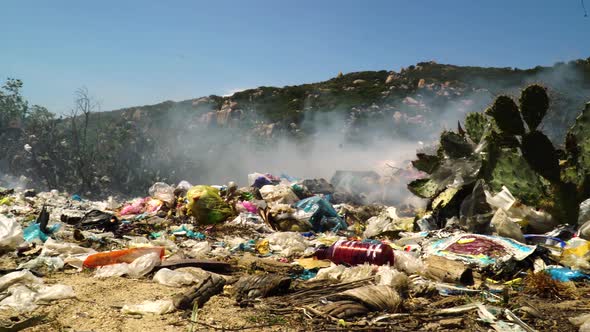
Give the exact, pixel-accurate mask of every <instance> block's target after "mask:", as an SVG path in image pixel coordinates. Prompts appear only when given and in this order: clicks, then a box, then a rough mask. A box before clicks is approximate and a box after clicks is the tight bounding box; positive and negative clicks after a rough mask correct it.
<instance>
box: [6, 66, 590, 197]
mask: <svg viewBox="0 0 590 332" xmlns="http://www.w3.org/2000/svg"><path fill="white" fill-rule="evenodd" d="M531 83H540V84H542V85H544V86H546V87H547V88H548V91H549V94H550V98H551V106H550V110H549V112H548V114H547V116H546V117H545V118H544V120H543V123H542V124H541V126H540V128H541V130H542V131H543V132H544V133H546V134H547V135H548V136H549V138H550V139H551V140H552V141H553V142H554V144H555V145H556V146H558V147H559V146H561V145H563V142H564V136H565V133H566V131H567V128H568V127H569V126H571V125H572V124H573V122H574V119H575V117H576V116H577V115H578V114H579V112H580V111H581V110H582V109H583V108H584V104H585V102H587V101H589V100H590V58H589V59H585V60H575V61H570V62H568V63H558V64H555V65H553V66H551V67H540V66H539V67H535V68H531V69H524V70H523V69H516V68H482V67H464V66H455V65H445V64H437V63H435V62H421V63H418V64H416V65H415V66H410V67H408V68H404V69H402V70H400V71H399V72H395V71H385V70H384V71H366V72H355V73H347V74H338V75H337V76H336V77H334V78H332V79H329V80H327V81H324V82H318V83H310V84H302V85H296V86H285V87H258V88H254V89H249V90H245V91H241V92H237V93H235V94H233V95H231V96H226V97H220V96H208V97H201V98H196V99H190V100H184V101H179V102H173V101H166V102H162V103H159V104H156V105H146V106H138V107H130V108H125V109H120V110H115V111H109V112H99V113H94V112H90V110H91V109H89V108H86V109H84V108H83V109H80V110H78V111H79V112H78V116H76V117H69V118H57V117H56V116H55V115H54V114H51V113H50V112H48V111H47V110H46V109H44V108H42V107H30V108H28V111H27V107H28V106H27V103H26V101H25V100H24V99H23V98H22V97H21V96H20V95H19V89H20V87H21V86H22V82H20V81H18V80H12V81H8V82H7V84H6V85H5V86H4V87H3V88H2V89H4V92H3V90H2V89H0V101H1V102H0V128H3V129H2V130H0V186H1V185H2V181H4V183H7V182H8V183H9V184H10V183H13V182H14V181H6V180H2V177H4V176H5V175H7V174H8V175H10V176H12V178H17V179H18V177H20V176H24V177H25V178H26V179H27V181H28V182H29V183H34V184H37V185H38V186H39V187H42V188H44V189H53V188H59V189H62V190H69V191H75V192H82V193H85V194H96V193H103V192H107V191H110V190H114V191H116V192H121V193H125V194H140V193H144V192H145V190H146V188H148V187H149V186H150V185H151V184H152V183H153V182H154V181H165V182H169V183H176V182H178V181H180V180H188V181H191V182H193V183H222V182H224V181H228V180H231V179H234V180H238V181H239V182H240V183H244V182H245V180H244V178H245V176H246V175H247V174H248V173H250V172H253V171H262V172H273V173H274V172H278V174H280V173H281V172H285V173H287V174H291V175H294V176H300V177H309V176H312V177H326V178H329V177H331V176H332V175H333V174H334V172H335V171H337V170H355V171H364V170H371V169H372V168H373V167H372V166H374V165H375V164H377V163H381V164H383V165H386V166H387V167H390V166H391V165H393V166H400V165H399V164H397V165H396V163H395V161H403V160H408V159H410V158H412V155H413V154H414V152H415V151H416V148H417V147H419V146H420V144H417V142H418V141H423V142H425V143H426V144H425V145H426V146H428V143H433V142H435V141H437V140H438V137H439V135H440V133H441V130H442V129H455V128H457V124H458V122H462V121H463V120H464V118H465V114H467V113H469V112H481V111H483V110H485V109H486V108H487V107H488V106H489V105H490V103H491V102H492V100H493V99H494V97H495V96H497V95H499V94H508V95H512V96H514V98H515V99H517V98H518V94H519V91H520V89H521V88H522V87H524V86H526V85H528V84H531ZM85 96H87V95H85V94H82V95H81V96H80V97H85ZM79 101H81V102H80V103H77V105H78V106H80V105H82V106H84V105H86V106H88V105H91V103H89V100H87V99H84V98H83V99H81V100H79ZM14 114H21V116H20V117H18V119H17V120H19V121H12V120H14V119H15V116H14ZM23 147H24V149H23ZM390 161H393V163H391V162H390ZM402 164H403V163H402ZM402 167H403V166H402ZM387 169H388V170H390V169H392V168H387ZM5 185H6V184H5ZM404 188H405V186H404Z"/></svg>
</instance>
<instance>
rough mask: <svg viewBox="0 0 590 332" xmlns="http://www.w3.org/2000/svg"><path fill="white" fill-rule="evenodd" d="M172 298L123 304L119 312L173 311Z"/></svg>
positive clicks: (163, 312)
mask: <svg viewBox="0 0 590 332" xmlns="http://www.w3.org/2000/svg"><path fill="white" fill-rule="evenodd" d="M174 309H175V308H174V303H172V300H156V301H144V302H142V303H141V304H134V305H124V306H123V308H122V309H121V312H123V313H124V314H141V315H144V314H156V315H163V314H167V313H169V312H172V311H174Z"/></svg>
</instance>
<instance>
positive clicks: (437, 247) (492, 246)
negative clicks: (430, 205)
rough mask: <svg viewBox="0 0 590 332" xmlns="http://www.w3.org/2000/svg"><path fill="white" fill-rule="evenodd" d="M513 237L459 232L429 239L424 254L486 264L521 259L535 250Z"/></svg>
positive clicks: (481, 264) (480, 264)
mask: <svg viewBox="0 0 590 332" xmlns="http://www.w3.org/2000/svg"><path fill="white" fill-rule="evenodd" d="M535 249H536V246H529V245H525V244H522V243H519V242H517V241H514V240H513V239H509V238H504V237H499V236H489V235H480V234H459V235H454V236H450V237H447V238H444V239H437V240H434V241H430V242H429V243H428V244H426V246H425V252H426V255H427V256H428V255H437V256H443V257H446V258H449V259H454V260H461V261H465V262H467V263H475V264H477V265H479V266H487V265H491V264H496V263H502V262H506V261H508V260H511V259H515V260H517V261H520V260H523V259H525V258H526V257H528V256H529V255H530V254H532V253H533V251H535Z"/></svg>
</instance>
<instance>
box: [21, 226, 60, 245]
mask: <svg viewBox="0 0 590 332" xmlns="http://www.w3.org/2000/svg"><path fill="white" fill-rule="evenodd" d="M60 227H61V225H60V224H54V225H52V226H50V227H46V231H45V232H44V231H42V230H41V225H40V224H39V223H36V222H33V223H31V224H30V225H29V226H28V227H27V228H25V229H24V230H23V238H24V239H25V241H27V242H29V243H32V242H40V243H43V242H45V241H47V239H49V236H51V234H53V233H55V232H57V231H58V230H59V228H60Z"/></svg>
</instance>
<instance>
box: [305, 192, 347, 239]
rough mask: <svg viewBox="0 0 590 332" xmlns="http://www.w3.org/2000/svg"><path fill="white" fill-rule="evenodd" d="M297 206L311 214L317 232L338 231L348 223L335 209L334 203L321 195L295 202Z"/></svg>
mask: <svg viewBox="0 0 590 332" xmlns="http://www.w3.org/2000/svg"><path fill="white" fill-rule="evenodd" d="M295 207H296V208H298V209H300V210H303V212H305V213H309V214H311V217H310V218H309V223H310V224H311V226H312V228H313V230H314V231H316V232H325V231H328V230H331V231H333V232H337V231H339V230H341V229H346V228H347V227H348V225H347V224H346V223H345V222H344V220H343V219H342V218H341V217H340V216H339V215H338V212H336V210H334V207H333V206H332V204H330V203H329V202H328V201H327V200H325V199H324V198H322V197H320V196H312V197H309V198H306V199H302V200H300V201H299V202H297V203H295Z"/></svg>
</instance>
